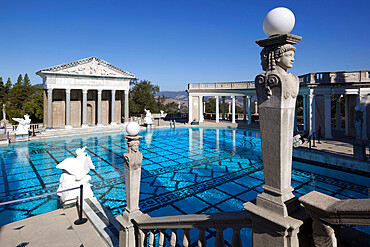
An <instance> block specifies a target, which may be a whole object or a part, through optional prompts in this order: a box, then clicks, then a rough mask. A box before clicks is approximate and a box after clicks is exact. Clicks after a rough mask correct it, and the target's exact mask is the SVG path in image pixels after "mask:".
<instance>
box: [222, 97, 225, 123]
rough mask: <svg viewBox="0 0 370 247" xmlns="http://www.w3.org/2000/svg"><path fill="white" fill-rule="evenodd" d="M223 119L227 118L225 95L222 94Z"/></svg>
mask: <svg viewBox="0 0 370 247" xmlns="http://www.w3.org/2000/svg"><path fill="white" fill-rule="evenodd" d="M222 120H225V96H222Z"/></svg>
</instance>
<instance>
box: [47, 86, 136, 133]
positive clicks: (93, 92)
mask: <svg viewBox="0 0 370 247" xmlns="http://www.w3.org/2000/svg"><path fill="white" fill-rule="evenodd" d="M72 90H73V91H74V93H75V95H77V96H75V97H74V98H73V99H71V91H72ZM55 91H57V94H59V95H53V94H55V93H54V92H55ZM63 91H64V93H65V104H61V106H60V107H59V105H60V104H57V101H58V100H59V101H63V99H64V97H63ZM103 91H105V92H106V93H105V98H106V99H107V100H105V101H104V102H105V103H108V101H109V103H108V104H105V105H104V110H103V109H102V108H103V106H102V105H103V104H102V102H103V99H102V94H103ZM45 92H46V99H47V104H46V105H47V107H46V109H45V111H46V113H47V114H46V116H47V118H46V119H45V121H46V123H44V124H46V127H48V128H52V127H62V126H65V128H72V126H75V127H77V126H81V127H83V128H86V127H88V125H97V126H101V125H103V124H104V123H105V124H107V123H110V124H112V125H114V124H117V122H118V123H120V122H121V112H122V110H121V105H122V103H121V99H120V97H119V96H120V95H122V94H123V95H124V108H125V109H124V119H125V121H127V120H128V119H129V103H128V102H129V98H128V93H129V92H128V90H115V89H113V90H112V89H103V88H97V89H86V88H83V89H76V88H65V89H59V88H49V89H47V90H45ZM81 93H82V101H80V100H79V97H78V95H79V94H81ZM88 94H89V98H90V99H89V102H91V101H92V102H94V103H95V104H94V106H95V107H94V109H93V110H92V112H93V113H95V114H93V115H94V116H90V117H91V119H89V121H88V105H89V104H88ZM116 95H118V102H117V97H116ZM109 96H110V98H109ZM71 101H73V102H74V103H76V102H77V105H76V104H74V105H73V106H71ZM53 103H54V105H53ZM79 103H81V105H79ZM117 103H118V107H117ZM63 105H65V107H64V109H60V108H63ZM89 106H90V105H89ZM55 111H57V112H55ZM72 112H73V116H76V114H77V115H79V114H80V115H81V121H80V119H79V117H72V116H71V115H72V114H71V113H72ZM92 112H89V113H90V115H91V114H92ZM63 113H64V114H65V117H64V118H63V116H62V117H61V118H60V119H58V120H57V119H53V118H54V117H55V116H58V115H60V114H63ZM102 115H104V116H105V118H102ZM109 116H110V119H109ZM64 119H65V121H63V120H64ZM53 120H54V121H56V122H55V123H54V121H53ZM76 123H78V124H76Z"/></svg>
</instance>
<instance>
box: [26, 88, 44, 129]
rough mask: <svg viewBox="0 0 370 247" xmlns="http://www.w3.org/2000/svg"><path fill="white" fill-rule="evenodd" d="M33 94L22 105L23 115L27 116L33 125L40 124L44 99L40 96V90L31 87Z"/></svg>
mask: <svg viewBox="0 0 370 247" xmlns="http://www.w3.org/2000/svg"><path fill="white" fill-rule="evenodd" d="M33 88H34V89H33V90H34V92H33V94H32V95H31V97H29V98H28V99H27V100H26V102H25V103H24V106H23V110H24V113H25V114H28V115H29V116H30V118H31V121H32V122H33V123H42V121H43V116H44V109H43V104H44V98H43V95H42V93H43V92H42V89H41V88H37V87H33Z"/></svg>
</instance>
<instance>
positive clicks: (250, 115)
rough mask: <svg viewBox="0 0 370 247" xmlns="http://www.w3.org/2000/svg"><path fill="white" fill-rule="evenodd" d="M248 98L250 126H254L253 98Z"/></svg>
mask: <svg viewBox="0 0 370 247" xmlns="http://www.w3.org/2000/svg"><path fill="white" fill-rule="evenodd" d="M247 98H248V124H252V96H247Z"/></svg>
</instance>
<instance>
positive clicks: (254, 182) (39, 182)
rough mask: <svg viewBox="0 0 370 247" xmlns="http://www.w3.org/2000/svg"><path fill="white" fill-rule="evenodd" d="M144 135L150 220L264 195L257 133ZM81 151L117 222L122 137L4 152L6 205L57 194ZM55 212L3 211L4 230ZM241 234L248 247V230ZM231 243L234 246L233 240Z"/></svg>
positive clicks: (331, 182)
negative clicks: (67, 164)
mask: <svg viewBox="0 0 370 247" xmlns="http://www.w3.org/2000/svg"><path fill="white" fill-rule="evenodd" d="M140 134H141V135H142V136H143V138H142V139H141V140H140V151H141V152H142V153H143V157H144V158H143V164H142V179H141V194H140V205H139V206H140V208H141V210H142V211H143V212H145V213H148V214H149V215H150V216H152V217H155V216H165V215H177V214H192V213H213V212H223V211H234V210H243V203H244V202H246V201H249V200H252V199H254V198H255V197H256V195H257V194H259V193H261V192H262V185H263V179H264V178H263V166H262V160H261V143H260V138H259V133H258V132H256V131H251V130H242V129H238V130H235V129H234V130H233V129H203V128H200V129H199V128H177V129H175V130H174V129H158V130H154V131H153V130H150V131H144V132H141V133H140ZM83 146H87V149H86V151H87V152H88V154H89V155H90V156H91V158H92V161H93V163H94V165H95V167H96V169H95V170H92V171H91V172H90V175H91V177H92V180H91V183H92V185H93V187H92V189H93V191H94V193H95V196H96V197H97V198H98V199H99V200H100V201H101V202H102V203H103V204H104V206H105V207H107V208H108V209H110V210H111V211H112V213H113V214H114V215H116V216H117V215H119V214H121V213H122V212H123V210H124V208H125V206H126V202H125V199H126V195H125V184H124V160H123V154H124V153H125V152H126V150H127V144H126V139H125V137H124V135H123V133H109V134H98V135H94V136H92V135H91V136H80V137H68V138H58V139H49V140H44V141H32V142H28V143H14V144H11V145H10V147H7V148H2V149H1V150H0V166H1V167H0V168H1V169H0V202H3V201H8V200H14V199H19V198H26V197H30V196H35V195H41V194H44V193H48V192H54V191H56V190H57V188H58V185H59V178H60V175H61V170H59V169H56V168H55V166H56V165H57V164H58V163H60V162H61V161H63V160H64V159H65V158H68V157H73V156H75V153H74V152H75V150H76V149H77V148H80V147H83ZM292 186H293V187H294V188H295V191H294V193H295V194H296V195H297V196H301V195H303V194H305V193H308V192H310V191H313V190H317V191H320V192H323V193H325V194H328V195H331V196H335V197H337V198H340V199H347V198H368V188H367V187H365V186H363V185H359V184H356V181H353V182H345V181H341V180H340V178H338V177H327V176H323V175H318V174H315V171H314V170H298V169H293V172H292ZM56 207H57V198H56V196H49V197H45V198H40V199H36V200H32V201H26V202H23V203H17V204H11V205H7V206H1V207H0V225H3V224H7V223H9V222H12V221H15V220H20V219H23V218H26V217H31V216H34V215H37V214H40V213H44V212H48V211H51V210H54V209H56ZM243 231H244V232H245V234H247V235H245V236H247V237H246V238H247V239H248V238H249V240H250V237H251V234H250V229H245V230H243ZM224 234H225V236H227V235H229V234H227V232H225V233H224ZM214 235H215V231H213V230H208V232H207V238H209V239H211V238H212V236H214ZM230 239H231V238H230ZM247 242H248V241H247ZM225 244H226V246H230V242H229V241H226V242H225ZM249 245H250V244H246V246H249Z"/></svg>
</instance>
